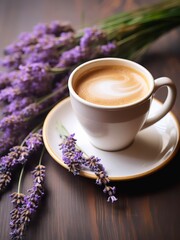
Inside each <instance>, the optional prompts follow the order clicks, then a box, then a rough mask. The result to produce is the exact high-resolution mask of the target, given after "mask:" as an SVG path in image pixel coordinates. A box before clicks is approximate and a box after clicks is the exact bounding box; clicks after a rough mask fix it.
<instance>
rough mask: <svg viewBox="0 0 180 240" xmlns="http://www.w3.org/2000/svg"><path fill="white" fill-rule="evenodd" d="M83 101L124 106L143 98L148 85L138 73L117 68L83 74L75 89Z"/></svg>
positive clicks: (125, 68)
mask: <svg viewBox="0 0 180 240" xmlns="http://www.w3.org/2000/svg"><path fill="white" fill-rule="evenodd" d="M76 92H77V94H78V95H79V96H80V97H82V98H83V99H85V100H87V101H89V102H92V103H96V104H101V105H126V104H129V103H133V102H136V101H138V100H139V99H141V98H143V97H144V96H145V95H146V94H147V92H148V84H147V82H146V80H145V78H144V76H142V75H141V74H140V73H138V72H136V71H134V70H133V69H130V68H127V67H123V66H120V67H119V66H118V67H113V68H112V67H111V68H110V67H108V68H101V69H98V70H95V71H93V72H90V73H89V74H85V75H84V76H83V77H82V78H81V79H80V81H79V84H78V85H77V87H76Z"/></svg>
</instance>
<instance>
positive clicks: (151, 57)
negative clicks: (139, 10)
mask: <svg viewBox="0 0 180 240" xmlns="http://www.w3.org/2000/svg"><path fill="white" fill-rule="evenodd" d="M145 2H146V3H148V2H149V3H153V2H156V1H155V0H154V1H150V0H149V1H148V0H146V1H140V0H136V1H135V0H134V1H121V0H111V1H108V0H104V1H98V0H91V1H89V0H84V1H82V0H66V1H65V0H61V1H56V0H51V1H50V0H49V1H48V0H44V1H43V0H39V1H37V0H36V1H35V0H31V1H29V0H16V1H12V0H1V1H0V49H1V50H2V49H3V48H4V47H5V46H6V45H7V44H9V43H11V42H12V41H13V40H14V39H15V38H16V36H17V35H18V34H19V33H20V32H22V31H31V29H32V27H33V26H34V25H35V24H37V23H38V22H50V21H51V20H55V19H58V20H68V21H70V22H72V23H73V25H74V26H75V27H76V28H79V27H82V26H86V25H92V24H93V23H96V22H97V21H98V20H100V19H103V18H104V17H107V16H110V15H111V14H113V13H115V12H118V11H122V10H129V9H134V8H136V7H138V6H140V5H142V4H143V3H145ZM179 33H180V32H179V30H178V29H176V30H173V31H171V32H170V33H168V34H166V35H165V36H163V37H162V38H161V39H159V40H158V41H156V42H155V43H154V44H153V45H152V47H151V48H150V49H149V51H148V52H147V53H146V55H145V56H144V58H143V59H142V61H141V64H142V65H144V66H145V67H147V68H148V69H149V70H150V71H151V72H152V74H153V75H154V77H159V76H163V75H165V76H168V77H170V78H172V79H173V81H174V82H175V84H176V86H177V89H178V97H177V101H176V104H175V107H174V108H173V112H174V113H175V115H176V116H177V118H178V119H179V120H180V108H179V106H180V77H179V76H180V48H179V42H180V34H179ZM159 98H160V99H161V100H162V99H163V96H162V95H160V96H159ZM179 157H180V154H179V152H178V153H177V155H176V156H175V157H174V159H173V160H172V161H171V162H170V163H169V164H168V165H167V166H166V167H164V168H163V169H161V170H159V171H158V172H156V173H154V174H152V175H150V176H148V177H144V178H141V179H137V180H132V181H121V182H116V183H115V185H116V186H117V191H118V193H117V197H118V199H119V201H118V202H116V203H115V204H109V203H107V202H106V198H105V196H104V194H103V193H102V191H101V189H99V187H97V186H96V185H95V183H94V180H90V179H87V178H83V177H74V176H73V175H72V174H69V173H68V172H67V170H65V169H64V168H62V167H61V166H60V165H58V164H57V163H56V162H55V161H54V160H53V159H52V158H51V157H50V156H49V155H48V153H46V155H45V158H44V164H45V165H46V166H47V177H46V189H47V190H46V197H45V198H44V199H43V201H42V205H41V208H40V209H39V211H38V214H37V215H36V217H35V218H34V220H33V221H32V223H31V224H30V226H29V229H28V231H27V236H26V239H33V240H56V239H59V240H80V239H82V240H156V239H157V240H179V239H180V220H179V218H180V161H179ZM29 186H31V180H30V179H29V178H28V177H27V178H25V179H24V183H23V188H24V190H25V189H26V188H28V187H29ZM16 190H17V184H16V183H14V184H13V185H12V186H11V187H10V188H9V189H8V190H7V191H6V193H5V194H4V195H3V196H2V197H1V198H0V239H1V240H6V239H9V220H10V216H9V212H10V210H11V209H12V205H11V203H10V199H9V194H10V193H11V192H13V191H16Z"/></svg>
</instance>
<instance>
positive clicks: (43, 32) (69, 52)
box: [0, 0, 180, 239]
mask: <svg viewBox="0 0 180 240" xmlns="http://www.w3.org/2000/svg"><path fill="white" fill-rule="evenodd" d="M179 25H180V1H179V0H168V1H167V0H166V1H162V2H161V3H159V4H155V5H152V6H148V7H145V8H141V9H138V10H135V11H133V12H127V13H119V14H116V15H114V16H112V17H110V18H108V19H106V20H104V21H103V22H101V23H99V24H97V25H96V26H94V27H89V28H85V29H82V30H78V31H75V29H73V28H72V26H71V25H70V24H67V23H62V22H58V21H54V22H52V23H50V24H38V25H36V26H35V27H34V28H33V30H32V32H26V33H22V34H20V36H18V38H17V40H16V41H15V42H13V43H12V44H10V45H9V46H7V47H6V48H5V49H4V57H3V59H2V60H1V65H2V66H3V67H4V71H3V72H1V73H0V100H1V103H2V104H1V105H2V106H1V109H2V112H3V116H2V118H1V119H0V155H1V159H0V193H3V191H5V189H6V187H7V186H8V184H9V183H10V182H11V178H12V174H13V171H14V169H16V168H18V167H19V166H22V171H21V173H20V181H19V184H18V185H19V186H20V183H21V180H22V175H23V169H24V166H25V164H26V162H27V161H31V154H34V153H37V152H43V141H42V134H41V127H39V126H40V125H41V124H42V123H43V121H44V118H45V117H46V114H47V113H48V111H49V110H50V109H51V108H52V107H53V106H54V105H55V104H56V103H57V102H59V101H60V100H61V99H63V98H64V97H66V96H68V89H67V79H68V77H69V74H70V73H71V71H72V70H73V69H74V68H75V67H76V66H77V65H79V64H81V63H83V62H85V61H87V60H90V59H94V58H99V57H107V56H114V57H122V58H128V59H136V58H138V57H139V56H141V55H142V54H143V53H144V51H145V50H146V49H147V47H148V46H149V45H150V44H151V43H152V42H153V41H154V40H155V39H157V38H158V37H160V36H161V35H162V34H164V33H165V32H167V31H169V30H171V29H173V28H175V27H177V26H179ZM37 126H38V127H37ZM42 156H43V154H41V157H40V162H39V164H38V167H37V169H35V171H34V172H33V188H32V189H31V190H30V191H29V193H28V194H27V195H24V194H22V193H21V192H20V187H18V192H17V193H14V194H13V195H12V202H13V204H14V205H15V209H14V210H13V211H12V213H11V219H12V220H11V224H10V226H11V230H12V231H11V235H12V238H13V239H22V238H23V233H24V231H25V229H26V226H27V223H28V222H29V221H30V219H31V217H30V216H31V214H32V213H34V212H35V210H36V209H37V207H38V204H39V200H40V199H41V196H42V195H43V191H44V190H43V182H44V167H42V165H41V160H42ZM108 190H109V189H106V191H108ZM33 204H34V205H33ZM27 209H28V210H27ZM25 213H27V214H29V215H27V216H26V215H25ZM23 219H24V220H23Z"/></svg>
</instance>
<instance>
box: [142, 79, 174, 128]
mask: <svg viewBox="0 0 180 240" xmlns="http://www.w3.org/2000/svg"><path fill="white" fill-rule="evenodd" d="M154 81H155V86H154V90H153V93H155V92H156V91H157V90H158V89H159V88H161V87H167V90H168V92H167V97H166V100H165V102H164V104H163V105H162V107H161V108H160V109H159V110H158V112H156V115H155V116H153V117H149V118H147V120H146V121H145V123H144V125H143V127H142V129H144V128H147V127H149V126H151V125H152V124H154V123H156V122H157V121H159V120H160V119H161V118H163V117H164V116H165V115H166V114H167V113H168V112H169V111H170V110H171V109H172V107H173V105H174V103H175V100H176V93H177V92H176V87H175V85H174V83H173V81H172V80H171V79H170V78H168V77H161V78H157V79H155V80H154Z"/></svg>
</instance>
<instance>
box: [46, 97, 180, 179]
mask: <svg viewBox="0 0 180 240" xmlns="http://www.w3.org/2000/svg"><path fill="white" fill-rule="evenodd" d="M161 105H162V104H161V103H160V102H159V101H157V100H154V101H153V105H152V108H151V109H152V110H151V112H150V114H152V115H153V113H154V112H155V111H156V109H157V108H159V107H161ZM60 124H62V125H64V127H65V128H66V129H67V130H68V132H69V133H75V138H76V139H77V144H78V146H79V147H80V148H81V149H82V150H83V151H84V152H85V153H86V154H88V155H89V156H91V155H95V156H97V157H98V158H100V159H101V163H102V164H103V165H104V167H105V169H106V171H107V174H108V176H109V178H110V180H127V179H135V178H139V177H142V176H145V175H148V174H150V173H153V172H155V171H157V170H158V169H160V168H162V167H163V166H164V165H165V164H167V163H168V162H169V161H170V160H171V159H172V158H173V157H174V156H175V154H176V152H177V151H178V148H179V145H180V144H179V136H180V128H179V123H178V121H177V120H176V117H175V116H174V115H173V114H172V112H170V113H168V114H167V115H166V116H165V117H164V118H163V119H161V120H160V121H159V122H157V123H156V124H154V125H153V126H151V127H149V128H147V129H145V130H143V131H141V132H139V133H138V135H137V136H136V139H135V141H134V143H133V144H132V145H131V146H130V147H128V148H126V149H124V150H121V151H117V152H106V151H102V150H99V149H97V148H95V147H94V146H92V145H91V144H90V143H89V141H88V139H87V137H86V134H85V133H84V131H83V129H82V128H81V126H80V125H79V123H78V121H77V119H76V117H75V115H74V113H73V111H72V108H71V103H70V98H66V99H65V100H63V101H61V102H60V103H59V104H57V105H56V106H55V107H54V108H53V109H52V110H51V111H50V112H49V114H48V116H47V117H46V120H45V122H44V126H43V139H44V143H45V146H46V149H47V151H48V152H49V154H50V155H51V156H52V158H53V159H54V160H56V161H57V162H58V163H59V164H60V165H62V166H63V167H65V168H67V167H66V165H65V164H64V162H63V161H62V159H61V151H60V150H59V144H60V142H61V139H60V137H59V131H58V128H59V126H60ZM81 175H82V176H85V177H88V178H96V176H95V175H94V173H93V172H90V171H88V170H83V171H82V173H81Z"/></svg>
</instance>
